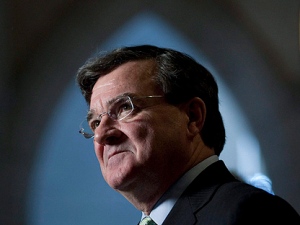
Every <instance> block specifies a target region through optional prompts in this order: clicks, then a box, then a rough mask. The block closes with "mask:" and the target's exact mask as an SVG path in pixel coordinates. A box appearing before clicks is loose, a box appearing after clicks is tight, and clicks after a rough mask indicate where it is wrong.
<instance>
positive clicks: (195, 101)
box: [186, 97, 206, 135]
mask: <svg viewBox="0 0 300 225" xmlns="http://www.w3.org/2000/svg"><path fill="white" fill-rule="evenodd" d="M186 110H187V111H186V113H187V115H188V118H189V124H188V131H189V133H190V134H192V135H196V134H198V133H200V131H201V130H202V128H203V124H204V121H205V118H206V106H205V103H204V101H203V100H202V99H201V98H199V97H194V98H192V99H191V100H190V101H189V102H188V104H187V105H186Z"/></svg>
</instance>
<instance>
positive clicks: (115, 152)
mask: <svg viewBox="0 0 300 225" xmlns="http://www.w3.org/2000/svg"><path fill="white" fill-rule="evenodd" d="M108 151H109V154H108V157H107V159H108V160H109V159H110V158H111V157H113V156H115V155H118V154H120V153H123V152H127V150H108Z"/></svg>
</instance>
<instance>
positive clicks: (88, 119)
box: [86, 92, 134, 121]
mask: <svg viewBox="0 0 300 225" xmlns="http://www.w3.org/2000/svg"><path fill="white" fill-rule="evenodd" d="M125 96H129V97H133V96H134V94H133V93H130V92H125V93H123V94H120V95H118V96H116V97H114V98H112V99H110V100H108V101H107V102H106V103H105V105H111V104H112V103H113V102H114V101H116V100H117V99H118V98H121V97H125ZM95 111H96V110H95V109H90V110H88V112H87V115H86V120H87V121H90V120H91V119H92V118H93V117H94V116H95V114H96V113H95Z"/></svg>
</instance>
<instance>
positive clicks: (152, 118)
mask: <svg viewBox="0 0 300 225" xmlns="http://www.w3.org/2000/svg"><path fill="white" fill-rule="evenodd" d="M77 82H78V84H79V85H80V88H81V91H82V93H83V95H84V97H85V99H86V101H87V103H88V105H89V113H88V116H87V119H88V122H89V125H90V127H91V128H92V131H93V134H92V136H93V137H94V148H95V153H96V156H97V158H98V161H99V163H100V167H101V171H102V174H103V177H104V179H105V180H106V182H107V183H108V184H109V185H110V186H111V187H112V188H114V189H116V190H118V191H119V192H120V193H122V194H123V195H124V196H125V197H126V198H127V199H128V200H129V201H130V202H131V203H132V204H133V205H135V206H136V207H137V208H139V209H140V210H142V211H144V212H146V211H149V210H150V208H151V207H152V206H153V204H154V203H155V202H156V201H157V200H158V198H159V197H160V196H161V195H162V194H163V193H164V192H165V191H166V190H167V189H168V188H169V187H170V185H172V184H173V183H174V182H175V181H176V180H177V179H178V178H179V177H180V176H181V175H182V174H183V173H185V172H186V171H187V170H189V169H190V168H192V167H193V166H195V165H196V164H197V163H199V162H201V161H202V160H204V159H206V158H207V157H209V156H211V155H213V154H219V153H220V152H221V150H222V148H223V145H224V141H225V132H224V126H223V122H222V118H221V115H220V112H219V108H218V87H217V84H216V82H215V80H214V78H213V77H212V75H211V74H210V73H209V72H208V71H207V70H206V69H205V68H204V67H202V66H201V65H199V64H198V63H196V62H195V61H194V60H193V59H191V58H190V57H188V56H186V55H184V54H182V53H180V52H177V51H174V50H171V49H162V48H157V47H154V46H136V47H128V48H121V49H117V50H114V51H112V52H110V53H107V54H105V55H102V56H99V57H98V58H95V59H93V60H90V61H88V62H87V63H86V64H85V65H84V66H83V67H82V68H80V69H79V72H78V75H77ZM83 132H84V131H83ZM143 204H146V205H147V206H145V205H144V206H142V205H143Z"/></svg>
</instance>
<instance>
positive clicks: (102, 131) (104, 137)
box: [94, 116, 122, 145]
mask: <svg viewBox="0 0 300 225" xmlns="http://www.w3.org/2000/svg"><path fill="white" fill-rule="evenodd" d="M116 124H117V121H113V120H112V119H111V118H109V117H108V116H104V117H102V119H101V122H100V124H99V126H98V127H97V128H96V130H95V134H94V141H96V142H97V143H98V144H100V145H113V144H117V143H118V142H119V140H120V137H121V136H122V131H121V130H119V129H118V128H117V127H116Z"/></svg>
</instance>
